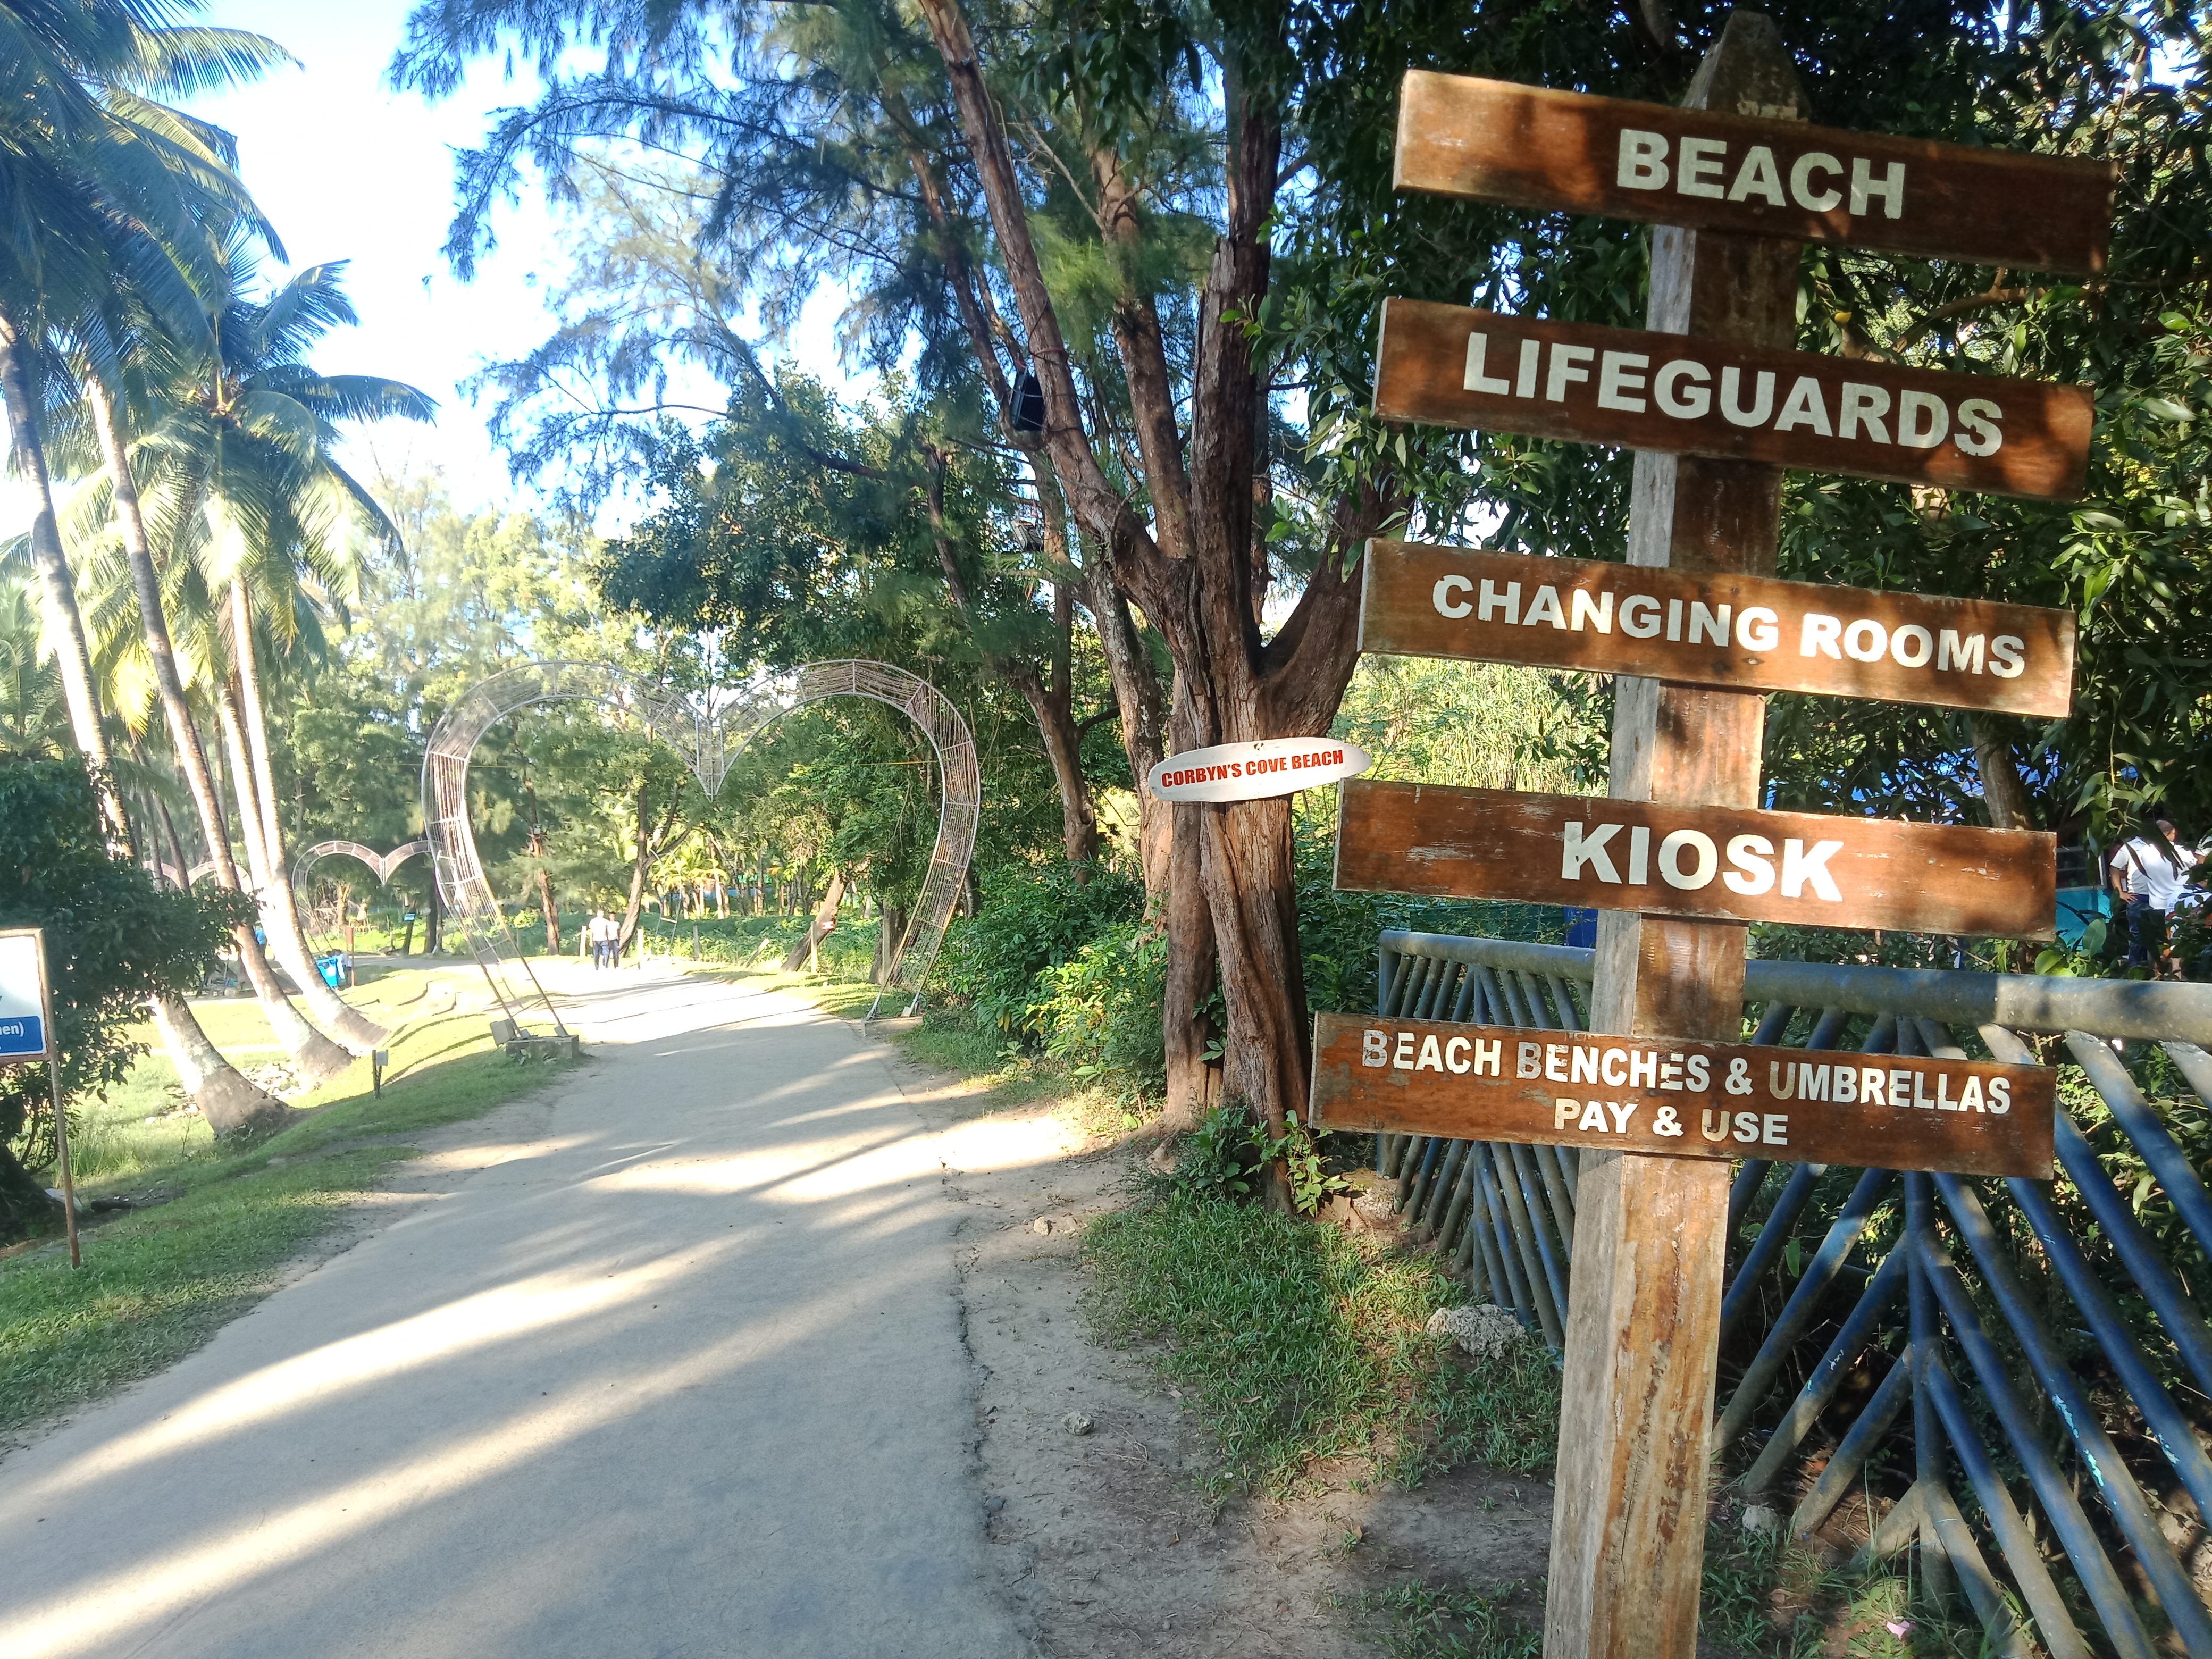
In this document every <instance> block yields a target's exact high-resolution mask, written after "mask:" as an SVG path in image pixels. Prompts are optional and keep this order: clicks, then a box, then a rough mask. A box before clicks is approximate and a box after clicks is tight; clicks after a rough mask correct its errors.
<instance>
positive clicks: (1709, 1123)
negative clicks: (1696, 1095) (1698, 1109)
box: [1698, 1106, 1729, 1140]
mask: <svg viewBox="0 0 2212 1659" xmlns="http://www.w3.org/2000/svg"><path fill="white" fill-rule="evenodd" d="M1716 1120H1717V1121H1716ZM1698 1133H1699V1134H1701V1135H1703V1136H1705V1139H1708V1140H1726V1139H1728V1138H1729V1115H1728V1114H1727V1113H1726V1112H1717V1111H1715V1110H1714V1109H1712V1108H1711V1107H1710V1106H1708V1107H1706V1108H1705V1116H1704V1118H1703V1120H1702V1121H1700V1122H1699V1125H1698Z"/></svg>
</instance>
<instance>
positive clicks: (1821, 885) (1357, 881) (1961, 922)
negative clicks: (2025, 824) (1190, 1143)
mask: <svg viewBox="0 0 2212 1659" xmlns="http://www.w3.org/2000/svg"><path fill="white" fill-rule="evenodd" d="M1338 811H1339V817H1338V823H1337V848H1336V884H1337V886H1338V887H1339V888H1340V889H1344V890H1350V891H1360V892H1384V893H1418V894H1421V895H1425V896H1431V897H1437V898H1483V899H1506V900H1512V901H1517V902H1523V903H1529V904H1577V905H1590V906H1593V907H1595V908H1598V909H1601V910H1625V911H1633V912H1637V913H1639V914H1641V915H1667V916H1689V917H1703V918H1707V919H1711V920H1723V921H1782V922H1791V923H1795V924H1796V925H1798V926H1801V927H1864V928H1900V929H1903V930H1905V931H1907V932H1913V933H1960V934H1970V935H1987V936H1993V937H2000V938H2005V939H2050V938H2051V937H2052V935H2053V928H2054V926H2055V923H2056V920H2057V916H2056V910H2057V838H2056V837H2055V836H2050V835H2047V834H2045V833H2044V832H2042V831H2040V830H2024V829H1974V828H1972V827H1970V826H1967V825H1964V824H1930V823H1892V822H1890V821H1888V820H1887V819H1882V818H1847V817H1833V816H1830V815H1828V814H1825V813H1816V812H1767V811H1759V810H1757V809H1754V808H1749V807H1730V806H1676V805H1661V804H1658V803H1656V802H1644V801H1633V800H1621V799H1615V798H1613V797H1612V796H1605V795H1597V796H1592V795H1539V794H1524V793H1518V792H1516V791H1513V790H1507V789H1461V788H1453V787H1445V786H1443V785H1440V784H1420V783H1373V782H1368V781H1364V780H1353V781H1347V782H1346V784H1345V785H1344V787H1343V792H1342V793H1341V795H1340V805H1339V809H1338Z"/></svg>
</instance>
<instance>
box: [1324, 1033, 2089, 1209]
mask: <svg viewBox="0 0 2212 1659" xmlns="http://www.w3.org/2000/svg"><path fill="white" fill-rule="evenodd" d="M2055 1098H2056V1089H2055V1086H2054V1085H2053V1082H2052V1073H2051V1069H2050V1068H2049V1067H2047V1066H2002V1065H1997V1064H1996V1063H1994V1062H1986V1063H1985V1062H1982V1061H1977V1060H1921V1059H1917V1058H1916V1059H1905V1058H1903V1057H1901V1056H1899V1055H1893V1054H1839V1053H1836V1052H1832V1051H1828V1050H1821V1049H1811V1048H1764V1047H1753V1046H1752V1045H1751V1044H1749V1043H1723V1042H1693V1041H1692V1040H1690V1039H1688V1038H1686V1037H1666V1036H1638V1037H1622V1036H1588V1035H1584V1034H1582V1033H1571V1032H1561V1031H1531V1030H1528V1029H1527V1028H1525V1027H1520V1026H1485V1025H1458V1024H1448V1023H1446V1022H1443V1021H1441V1020H1413V1019H1384V1018H1358V1017H1354V1016H1352V1015H1350V1014H1320V1015H1317V1016H1316V1018H1315V1020H1314V1069H1313V1087H1312V1093H1311V1096H1310V1103H1309V1105H1308V1108H1307V1112H1306V1118H1307V1121H1308V1122H1309V1123H1310V1125H1311V1126H1312V1127H1315V1128H1317V1129H1320V1128H1326V1129H1357V1130H1377V1131H1380V1132H1382V1133H1386V1134H1422V1135H1443V1136H1445V1137H1447V1138H1448V1139H1454V1140H1511V1141H1518V1142H1520V1143H1522V1145H1524V1146H1589V1147H1594V1148H1595V1149H1597V1150H1599V1151H1601V1152H1644V1153H1651V1154H1656V1155H1657V1156H1660V1157H1665V1158H1773V1159H1777V1160H1778V1161H1786V1162H1789V1163H1793V1164H1867V1163H1869V1162H1871V1163H1874V1164H1879V1165H1880V1166H1881V1168H1883V1169H1886V1170H1950V1171H1955V1172H1957V1173H1959V1174H1961V1175H1988V1176H2027V1177H2029V1178H2030V1179H2032V1180H2036V1181H2048V1180H2050V1179H2051V1114H2052V1110H2053V1103H2054V1100H2055Z"/></svg>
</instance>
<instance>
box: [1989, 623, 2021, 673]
mask: <svg viewBox="0 0 2212 1659" xmlns="http://www.w3.org/2000/svg"><path fill="white" fill-rule="evenodd" d="M2025 671H2027V641H2024V640H2021V639H2020V638H2018V637H2016V636H2015V635H2011V634H2000V635H1997V636H1996V638H1995V639H1993V640H1991V641H1990V673H1992V674H1994V675H1996V677H1997V678H1999V679H2001V680H2016V679H2018V678H2020V677H2021V674H2022V673H2023V672H2025Z"/></svg>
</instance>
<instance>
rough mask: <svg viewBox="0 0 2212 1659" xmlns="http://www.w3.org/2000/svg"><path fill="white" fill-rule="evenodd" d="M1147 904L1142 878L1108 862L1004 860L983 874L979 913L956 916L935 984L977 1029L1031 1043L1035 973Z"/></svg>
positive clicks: (1064, 958) (1033, 1036) (1136, 915)
mask: <svg viewBox="0 0 2212 1659" xmlns="http://www.w3.org/2000/svg"><path fill="white" fill-rule="evenodd" d="M1144 903H1145V890H1144V886H1143V884H1142V883H1140V882H1139V881H1137V880H1136V879H1134V878H1132V877H1131V876H1130V875H1129V874H1128V873H1127V872H1125V871H1123V870H1121V869H1118V868H1116V867H1115V866H1112V865H1107V864H1094V865H1089V866H1085V867H1084V868H1083V869H1082V870H1080V871H1078V870H1077V869H1075V868H1074V867H1073V866H1071V865H1066V864H1056V863H1055V864H1038V865H1036V866H1002V867H1001V868H1000V869H998V870H996V871H994V872H991V873H990V875H989V876H988V877H987V878H986V880H985V883H984V890H983V902H982V904H981V908H979V909H978V911H977V913H976V914H975V915H974V916H973V917H971V918H967V919H964V920H961V921H955V922H954V924H953V926H952V931H951V933H950V934H949V935H948V936H947V937H946V939H945V950H944V953H943V955H942V956H941V957H939V963H940V966H939V975H938V977H939V984H940V985H942V986H943V987H944V994H945V998H946V1000H948V1001H949V1002H951V1004H952V1005H953V1006H954V1007H956V1008H957V1009H958V1010H959V1011H960V1012H962V1013H963V1015H964V1016H965V1018H967V1019H968V1020H969V1023H970V1024H974V1025H975V1026H976V1027H977V1028H978V1029H980V1030H987V1031H995V1032H997V1033H999V1034H1000V1035H1002V1036H1009V1037H1013V1038H1016V1039H1018V1040H1022V1041H1025V1042H1026V1041H1034V1040H1036V1039H1037V1038H1039V1037H1040V1036H1042V1032H1041V1031H1040V1030H1038V1028H1037V1027H1036V1025H1035V1024H1033V1022H1032V1020H1031V1018H1030V1006H1031V1005H1032V1004H1033V1003H1034V1002H1036V1000H1037V987H1036V977H1037V975H1039V974H1041V973H1042V972H1044V970H1045V969H1048V968H1057V967H1060V966H1061V965H1062V964H1064V963H1068V962H1071V961H1073V959H1074V958H1075V957H1077V956H1079V954H1081V952H1082V951H1083V948H1084V947H1085V945H1090V944H1091V943H1093V942H1094V941H1103V939H1104V938H1105V936H1106V935H1107V933H1109V930H1110V929H1112V928H1114V927H1116V926H1117V925H1126V924H1129V923H1133V922H1135V921H1138V920H1139V919H1140V918H1141V916H1142V915H1143V913H1144Z"/></svg>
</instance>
